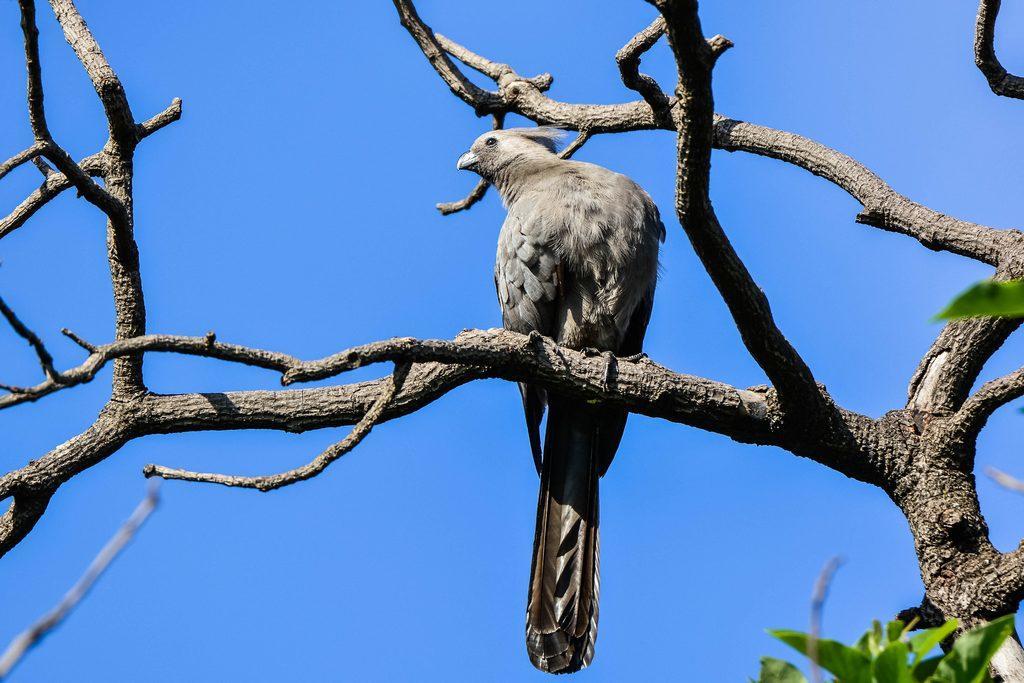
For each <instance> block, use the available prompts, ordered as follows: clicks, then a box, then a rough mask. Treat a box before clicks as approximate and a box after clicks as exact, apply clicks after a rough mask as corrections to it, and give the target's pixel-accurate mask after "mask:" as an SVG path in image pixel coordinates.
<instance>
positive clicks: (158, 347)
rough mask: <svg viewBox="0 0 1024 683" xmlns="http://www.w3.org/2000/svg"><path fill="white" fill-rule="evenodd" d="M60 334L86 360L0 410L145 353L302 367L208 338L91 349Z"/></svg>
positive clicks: (6, 399)
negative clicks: (82, 352)
mask: <svg viewBox="0 0 1024 683" xmlns="http://www.w3.org/2000/svg"><path fill="white" fill-rule="evenodd" d="M62 332H63V333H64V334H65V336H67V337H68V338H70V339H71V340H72V341H74V342H75V343H76V344H78V345H79V346H81V347H82V348H84V349H86V350H87V351H89V357H88V358H86V359H85V361H84V362H82V364H81V365H78V366H76V367H74V368H71V369H70V370H67V371H65V372H63V373H61V374H60V375H59V379H55V378H48V379H47V380H46V381H44V382H41V383H40V384H37V385H35V386H32V387H23V388H20V389H19V390H18V392H17V393H12V394H10V395H7V396H2V397H0V409H3V408H8V407H10V406H13V405H18V404H19V403H25V402H29V401H36V400H38V399H40V398H42V397H43V396H47V395H49V394H52V393H53V392H55V391H58V390H60V389H63V388H69V387H73V386H77V385H79V384H85V383H86V382H89V381H91V380H92V379H93V378H94V377H95V376H96V373H98V372H99V371H100V370H101V369H102V368H103V366H104V365H106V364H107V363H108V362H110V361H112V360H114V359H117V358H125V357H128V356H133V355H138V354H141V353H143V352H146V351H155V352H173V353H180V354H184V355H190V356H204V357H207V358H215V359H218V360H224V361H229V362H233V363H241V364H244V365H252V366H255V367H261V368H266V369H268V370H277V371H278V372H280V373H282V375H283V374H284V373H286V372H288V371H290V370H292V369H294V368H296V367H301V366H302V365H303V363H302V362H301V361H299V360H298V359H296V358H293V357H292V356H289V355H286V354H283V353H277V352H274V351H264V350H262V349H250V348H246V347H242V346H236V345H234V344H223V343H220V342H217V341H215V340H211V339H210V338H209V337H180V336H174V335H160V334H152V335H145V336H142V337H133V338H130V339H124V340H121V341H115V342H111V343H109V344H104V345H102V346H94V345H92V344H90V343H89V342H87V341H85V340H83V339H81V338H80V337H78V336H77V335H76V334H74V333H73V332H71V331H70V330H62Z"/></svg>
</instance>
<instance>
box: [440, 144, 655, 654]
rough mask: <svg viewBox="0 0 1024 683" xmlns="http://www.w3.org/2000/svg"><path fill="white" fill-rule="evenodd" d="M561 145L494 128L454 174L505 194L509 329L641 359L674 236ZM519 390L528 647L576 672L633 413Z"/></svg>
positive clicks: (624, 186) (628, 188)
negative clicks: (527, 531)
mask: <svg viewBox="0 0 1024 683" xmlns="http://www.w3.org/2000/svg"><path fill="white" fill-rule="evenodd" d="M563 135H564V131H562V130H560V129H557V128H548V127H539V128H517V129H507V130H496V131H492V132H490V133H485V134H484V135H481V136H480V137H479V138H478V139H477V140H476V141H475V142H474V143H473V145H472V146H471V147H470V149H469V151H468V152H466V153H465V154H463V155H462V156H461V157H460V158H459V161H458V164H457V166H458V168H459V169H465V170H470V171H474V172H476V173H477V174H479V175H480V176H481V177H482V178H484V179H485V180H487V181H489V182H490V183H491V184H492V185H494V187H495V188H497V190H498V192H499V193H500V194H501V199H502V202H503V203H504V204H505V206H506V208H507V209H508V216H507V217H506V219H505V223H504V224H503V225H502V227H501V233H500V235H499V237H498V254H497V262H496V263H495V267H494V282H495V285H496V286H497V290H498V301H499V303H500V304H501V312H502V318H503V321H504V325H505V328H506V329H509V330H513V331H515V332H520V333H525V334H529V333H531V332H535V331H536V332H539V333H540V334H542V335H544V336H547V337H550V338H552V339H554V340H555V341H556V342H558V343H559V344H562V345H565V346H568V347H570V348H573V349H577V350H588V351H589V350H596V351H598V352H607V353H608V355H609V356H610V355H611V354H614V355H618V356H630V355H636V354H639V353H640V352H641V350H642V346H643V340H644V334H645V332H646V330H647V323H648V321H649V320H650V316H651V306H652V305H653V303H654V288H655V284H656V282H657V279H658V249H659V243H660V242H663V241H664V240H665V226H664V225H663V224H662V222H661V219H660V217H659V215H658V209H657V207H656V206H655V205H654V202H653V201H652V200H651V198H650V197H649V196H648V195H647V193H646V192H644V191H643V189H641V188H640V186H639V185H637V184H636V183H635V182H633V181H632V180H630V179H629V178H627V177H626V176H624V175H621V174H618V173H615V172H613V171H609V170H608V169H606V168H602V167H600V166H596V165H594V164H588V163H583V162H579V161H572V160H567V159H561V158H559V156H558V155H557V154H556V150H557V143H558V141H559V140H560V139H561V137H562V136H563ZM608 362H609V363H611V362H613V359H612V358H609V359H608ZM609 369H610V368H609ZM520 390H521V392H522V398H523V407H524V409H525V412H526V426H527V430H528V432H529V437H530V446H531V449H532V450H533V457H534V461H535V463H536V465H537V469H538V472H539V473H540V477H541V484H540V496H539V500H538V503H537V530H536V535H535V536H534V544H533V566H532V569H531V572H530V589H529V594H528V598H527V607H526V647H527V650H528V652H529V655H530V661H531V662H532V663H533V665H534V666H536V667H537V668H538V669H540V670H541V671H547V672H551V673H572V672H574V671H579V670H580V669H582V668H584V667H585V666H587V665H588V664H590V662H591V660H592V659H593V657H594V641H595V639H596V637H597V615H598V593H599V584H600V581H599V572H598V564H599V560H598V547H599V540H598V479H599V478H600V477H601V476H603V475H604V473H605V471H606V470H607V469H608V466H609V465H610V464H611V461H612V458H613V457H614V456H615V451H616V449H617V448H618V446H619V440H620V439H621V438H622V432H623V429H624V428H625V426H626V416H627V413H626V412H625V411H623V410H620V409H615V408H609V407H605V406H598V405H592V404H589V403H587V402H586V401H581V400H579V399H576V398H572V397H569V396H561V395H558V394H556V393H555V392H547V391H545V390H544V389H543V388H542V387H539V386H535V385H531V384H525V383H524V384H520ZM545 406H546V407H547V410H548V420H547V427H546V430H545V434H544V442H543V448H542V447H541V438H540V428H541V419H542V418H543V415H544V410H545Z"/></svg>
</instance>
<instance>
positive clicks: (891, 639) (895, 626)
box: [885, 620, 903, 646]
mask: <svg viewBox="0 0 1024 683" xmlns="http://www.w3.org/2000/svg"><path fill="white" fill-rule="evenodd" d="M902 635H903V622H902V621H898V620H897V621H890V622H889V623H888V624H886V625H885V639H886V646H888V644H889V643H895V642H896V641H897V640H899V639H900V636H902Z"/></svg>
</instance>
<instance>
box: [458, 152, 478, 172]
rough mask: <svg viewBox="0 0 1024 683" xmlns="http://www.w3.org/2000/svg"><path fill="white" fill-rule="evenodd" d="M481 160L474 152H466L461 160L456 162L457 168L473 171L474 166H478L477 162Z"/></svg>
mask: <svg viewBox="0 0 1024 683" xmlns="http://www.w3.org/2000/svg"><path fill="white" fill-rule="evenodd" d="M477 161H479V159H477V156H476V155H475V154H473V153H472V152H466V153H465V154H463V155H462V156H461V157H459V160H458V161H457V162H456V163H455V168H457V169H459V170H460V171H472V170H473V167H474V166H476V162H477Z"/></svg>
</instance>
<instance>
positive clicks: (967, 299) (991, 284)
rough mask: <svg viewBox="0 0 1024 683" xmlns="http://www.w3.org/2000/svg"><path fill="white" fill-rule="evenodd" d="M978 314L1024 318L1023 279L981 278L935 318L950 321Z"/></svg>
mask: <svg viewBox="0 0 1024 683" xmlns="http://www.w3.org/2000/svg"><path fill="white" fill-rule="evenodd" d="M978 315H995V316H1001V317H1006V318H1022V317H1024V280H1008V281H1006V282H996V281H994V280H982V281H981V282H979V283H977V284H974V285H971V286H970V287H969V288H967V289H966V290H965V291H963V292H961V293H960V294H959V295H957V297H956V298H955V299H953V301H951V302H950V303H949V305H948V306H946V308H944V309H943V310H942V312H940V313H939V314H938V315H937V316H935V319H936V320H950V319H953V318H970V317H972V316H978Z"/></svg>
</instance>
